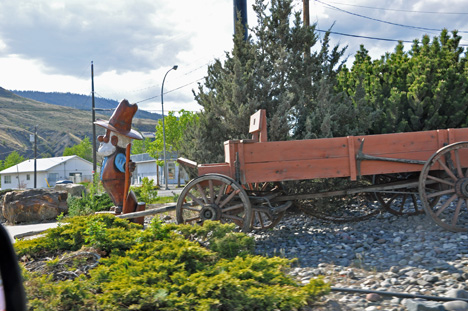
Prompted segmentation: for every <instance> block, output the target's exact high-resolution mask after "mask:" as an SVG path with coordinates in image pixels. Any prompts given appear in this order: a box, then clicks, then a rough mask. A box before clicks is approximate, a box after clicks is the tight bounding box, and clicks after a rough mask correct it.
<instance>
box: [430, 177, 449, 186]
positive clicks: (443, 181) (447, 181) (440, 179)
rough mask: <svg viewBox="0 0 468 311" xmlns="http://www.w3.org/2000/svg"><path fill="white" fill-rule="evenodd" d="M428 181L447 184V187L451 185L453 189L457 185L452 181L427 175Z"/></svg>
mask: <svg viewBox="0 0 468 311" xmlns="http://www.w3.org/2000/svg"><path fill="white" fill-rule="evenodd" d="M427 179H430V180H434V181H436V182H438V183H441V184H446V185H449V186H451V187H453V186H455V183H454V182H451V181H450V180H446V179H442V178H438V177H435V176H432V175H427Z"/></svg>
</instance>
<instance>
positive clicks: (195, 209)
mask: <svg viewBox="0 0 468 311" xmlns="http://www.w3.org/2000/svg"><path fill="white" fill-rule="evenodd" d="M183 209H184V210H187V211H192V212H200V209H199V208H194V207H189V206H186V207H183Z"/></svg>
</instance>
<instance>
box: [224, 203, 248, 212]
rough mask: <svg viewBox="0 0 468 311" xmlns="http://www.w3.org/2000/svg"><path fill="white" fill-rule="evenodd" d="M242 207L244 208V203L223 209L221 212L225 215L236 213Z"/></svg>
mask: <svg viewBox="0 0 468 311" xmlns="http://www.w3.org/2000/svg"><path fill="white" fill-rule="evenodd" d="M242 207H244V203H239V204H236V205H231V206H228V207H226V208H222V209H221V211H222V212H223V213H226V212H230V211H234V210H236V209H241V208H242Z"/></svg>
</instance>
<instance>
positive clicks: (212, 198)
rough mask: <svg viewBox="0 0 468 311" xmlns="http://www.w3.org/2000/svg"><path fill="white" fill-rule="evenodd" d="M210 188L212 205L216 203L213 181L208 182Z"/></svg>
mask: <svg viewBox="0 0 468 311" xmlns="http://www.w3.org/2000/svg"><path fill="white" fill-rule="evenodd" d="M208 187H209V188H210V203H214V200H215V196H214V195H215V194H214V189H213V180H211V179H210V180H208Z"/></svg>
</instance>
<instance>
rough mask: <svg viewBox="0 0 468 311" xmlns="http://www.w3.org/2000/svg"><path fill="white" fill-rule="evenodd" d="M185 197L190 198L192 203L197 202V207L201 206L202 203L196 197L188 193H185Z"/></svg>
mask: <svg viewBox="0 0 468 311" xmlns="http://www.w3.org/2000/svg"><path fill="white" fill-rule="evenodd" d="M187 196H188V197H190V198H191V199H192V200H193V201H194V202H197V204H198V205H200V206H203V205H204V204H203V202H202V201H200V198H197V197H196V196H194V195H193V194H191V193H190V192H189V193H187Z"/></svg>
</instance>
